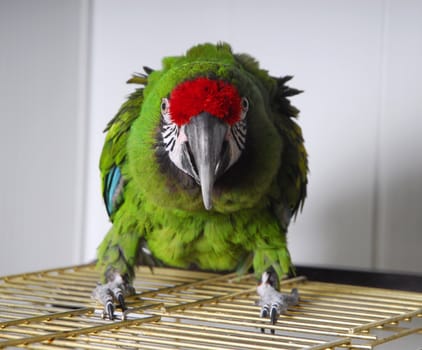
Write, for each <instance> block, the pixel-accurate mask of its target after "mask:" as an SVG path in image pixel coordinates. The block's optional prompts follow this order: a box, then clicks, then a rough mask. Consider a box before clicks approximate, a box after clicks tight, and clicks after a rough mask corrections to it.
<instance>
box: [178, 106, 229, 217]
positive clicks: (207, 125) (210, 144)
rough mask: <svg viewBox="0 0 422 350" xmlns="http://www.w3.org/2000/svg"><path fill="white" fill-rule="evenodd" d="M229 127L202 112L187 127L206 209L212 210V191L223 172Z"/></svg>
mask: <svg viewBox="0 0 422 350" xmlns="http://www.w3.org/2000/svg"><path fill="white" fill-rule="evenodd" d="M227 130H228V125H227V124H226V123H225V122H223V121H222V120H220V119H219V118H216V117H214V116H213V115H211V114H209V113H207V112H202V113H200V114H199V115H197V116H195V117H193V118H192V119H191V120H190V122H189V123H188V124H186V125H185V134H186V137H187V141H188V144H189V151H190V156H191V158H193V159H191V163H192V167H193V168H194V169H192V170H193V173H194V174H195V175H197V176H195V178H196V181H197V182H198V183H199V185H200V186H201V191H202V200H203V202H204V206H205V209H207V210H210V209H211V208H212V198H211V197H212V191H213V187H214V182H215V180H216V179H217V177H218V174H219V173H220V172H221V171H220V170H221V168H222V166H223V164H222V162H223V159H222V158H225V157H224V156H222V153H223V152H222V151H223V144H224V140H225V137H226V134H227Z"/></svg>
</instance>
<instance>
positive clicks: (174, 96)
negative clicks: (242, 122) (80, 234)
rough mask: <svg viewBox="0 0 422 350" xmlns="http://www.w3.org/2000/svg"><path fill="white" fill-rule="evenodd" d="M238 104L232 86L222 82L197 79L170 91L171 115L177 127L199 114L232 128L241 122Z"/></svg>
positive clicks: (237, 98)
mask: <svg viewBox="0 0 422 350" xmlns="http://www.w3.org/2000/svg"><path fill="white" fill-rule="evenodd" d="M240 102H241V98H240V96H239V93H238V92H237V89H236V88H235V87H234V86H233V85H231V84H229V83H227V82H225V81H222V80H213V79H208V78H196V79H195V80H188V81H185V82H183V83H181V84H180V85H178V86H176V88H175V89H174V90H173V91H172V93H171V95H170V115H171V119H172V120H173V122H174V123H176V124H177V125H179V126H181V125H183V124H186V123H188V122H189V120H190V119H191V118H192V117H194V116H196V115H198V114H199V113H201V112H208V113H210V114H212V115H213V116H215V117H217V118H220V119H223V120H224V121H225V122H226V123H228V124H230V125H232V124H234V123H236V122H237V121H239V119H240V113H241V106H240Z"/></svg>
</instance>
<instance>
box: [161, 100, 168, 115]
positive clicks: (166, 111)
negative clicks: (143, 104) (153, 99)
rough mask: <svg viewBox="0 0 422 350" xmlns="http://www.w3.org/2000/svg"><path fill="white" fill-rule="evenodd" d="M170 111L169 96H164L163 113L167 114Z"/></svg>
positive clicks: (162, 102) (162, 101)
mask: <svg viewBox="0 0 422 350" xmlns="http://www.w3.org/2000/svg"><path fill="white" fill-rule="evenodd" d="M168 111H169V100H168V99H167V98H163V99H162V100H161V114H163V115H164V114H166V113H168Z"/></svg>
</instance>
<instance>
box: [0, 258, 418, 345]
mask: <svg viewBox="0 0 422 350" xmlns="http://www.w3.org/2000/svg"><path fill="white" fill-rule="evenodd" d="M98 279H99V275H98V273H97V272H96V271H95V269H94V267H93V266H92V265H85V266H75V267H69V268H63V269H55V270H49V271H42V272H37V273H30V274H23V275H16V276H8V277H4V278H2V279H0V347H1V348H3V347H25V348H31V349H63V348H78V349H116V348H126V349H137V348H139V349H174V348H178V349H313V350H317V349H337V348H348V349H373V348H374V347H376V346H377V345H379V344H382V343H385V342H388V341H392V340H394V339H397V338H399V337H403V336H407V335H409V334H412V333H418V334H419V336H420V337H421V344H422V327H420V326H417V325H416V326H414V323H415V322H414V320H415V319H417V320H420V319H421V318H422V294H421V293H411V292H399V291H392V290H385V289H376V288H367V287H357V286H346V285H338V284H329V283H319V282H313V281H308V280H306V278H304V277H298V278H294V279H290V280H285V281H283V282H282V289H283V291H289V290H290V288H292V287H297V288H298V289H299V293H300V303H299V305H297V306H294V307H291V308H289V310H288V311H287V313H286V314H285V315H282V316H281V317H280V318H279V320H278V322H277V323H276V325H274V326H272V325H271V324H270V323H269V322H268V321H267V320H265V319H261V318H259V317H258V316H259V307H258V306H256V301H257V295H256V292H255V289H256V281H255V278H254V277H253V276H251V275H246V276H242V277H239V276H237V275H236V274H229V275H219V274H213V273H204V272H196V271H185V270H177V269H168V268H156V269H154V272H153V273H151V271H150V270H149V269H148V268H144V267H140V268H138V271H137V278H136V281H135V288H136V291H137V294H136V295H135V296H133V297H131V298H128V300H127V304H128V305H127V306H128V307H129V308H130V313H129V314H128V317H127V319H126V320H124V321H109V320H103V319H102V318H101V311H100V310H99V307H98V305H96V304H95V301H93V300H92V299H91V292H92V290H93V288H94V287H95V283H96V281H97V280H98ZM261 327H263V328H266V329H271V328H272V329H274V330H275V334H271V333H270V332H266V333H261V332H260V329H261Z"/></svg>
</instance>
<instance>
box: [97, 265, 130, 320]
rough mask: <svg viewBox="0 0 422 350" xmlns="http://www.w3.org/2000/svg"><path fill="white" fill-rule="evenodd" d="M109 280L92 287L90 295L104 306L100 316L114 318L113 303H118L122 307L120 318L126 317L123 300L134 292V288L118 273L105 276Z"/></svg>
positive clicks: (126, 310)
mask: <svg viewBox="0 0 422 350" xmlns="http://www.w3.org/2000/svg"><path fill="white" fill-rule="evenodd" d="M107 278H108V280H109V282H107V283H106V284H103V285H101V284H98V285H97V287H96V288H95V289H94V291H93V293H92V296H93V298H95V299H96V300H97V301H98V302H99V303H100V304H101V305H103V306H104V309H103V313H102V317H103V318H104V319H105V318H107V317H108V318H109V319H110V320H113V319H114V310H115V306H114V305H115V303H118V304H119V306H120V308H121V309H122V319H123V320H124V319H125V318H126V315H127V313H128V309H127V306H126V302H125V297H126V296H128V295H132V294H134V293H135V289H134V288H133V287H132V286H131V285H129V283H128V282H127V281H125V279H124V278H123V277H122V276H120V274H118V273H114V274H110V275H108V276H107Z"/></svg>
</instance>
